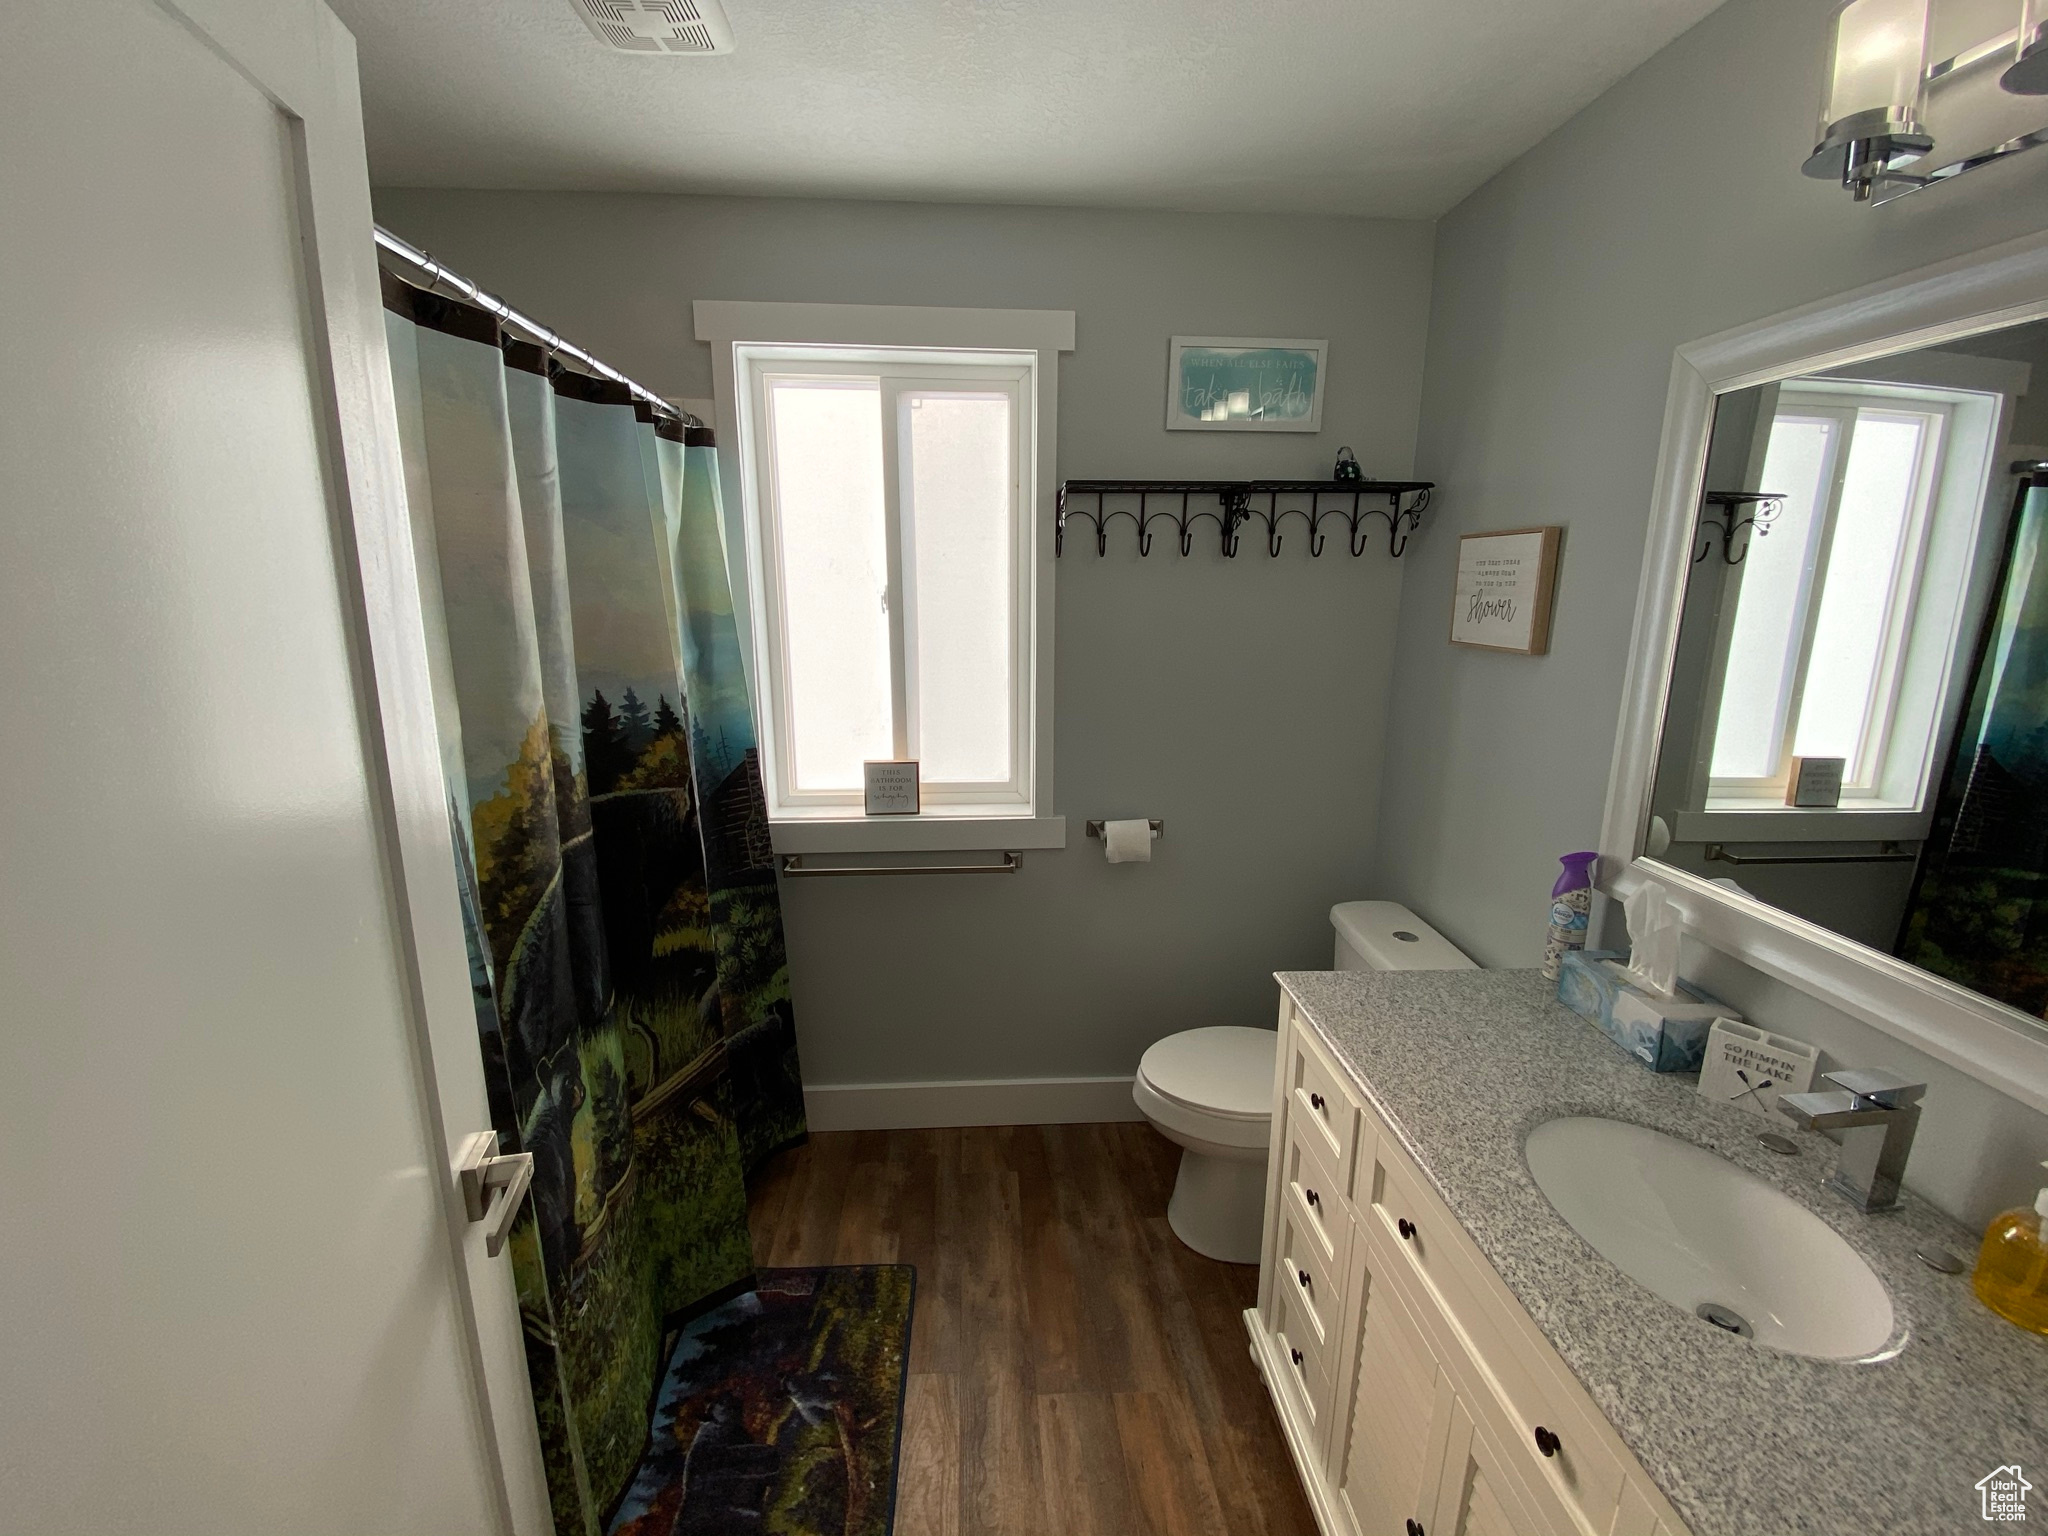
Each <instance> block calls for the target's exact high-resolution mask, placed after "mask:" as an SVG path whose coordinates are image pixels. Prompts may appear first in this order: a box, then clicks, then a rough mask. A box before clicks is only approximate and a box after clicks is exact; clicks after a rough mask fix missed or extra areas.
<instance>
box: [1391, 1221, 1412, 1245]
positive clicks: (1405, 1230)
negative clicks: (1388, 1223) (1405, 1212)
mask: <svg viewBox="0 0 2048 1536" xmlns="http://www.w3.org/2000/svg"><path fill="white" fill-rule="evenodd" d="M1394 1229H1395V1230H1396V1231H1398V1232H1399V1233H1400V1234H1401V1241H1402V1242H1404V1243H1412V1242H1414V1241H1415V1223H1414V1222H1412V1221H1410V1220H1409V1219H1408V1218H1407V1217H1406V1216H1402V1217H1400V1218H1398V1219H1397V1220H1396V1221H1395V1222H1394Z"/></svg>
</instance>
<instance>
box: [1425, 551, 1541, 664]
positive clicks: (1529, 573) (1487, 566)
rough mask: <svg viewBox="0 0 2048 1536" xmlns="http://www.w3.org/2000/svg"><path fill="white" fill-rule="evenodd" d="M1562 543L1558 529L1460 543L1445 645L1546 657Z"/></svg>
mask: <svg viewBox="0 0 2048 1536" xmlns="http://www.w3.org/2000/svg"><path fill="white" fill-rule="evenodd" d="M1563 542H1564V530H1563V529H1562V528H1507V529H1503V530H1502V531H1501V532H1499V533H1468V534H1466V535H1465V536H1464V537H1462V538H1460V539H1459V540H1458V585H1457V589H1456V591H1455V592H1454V593H1453V594H1452V598H1451V644H1453V645H1470V646H1476V647H1478V648H1479V649H1480V650H1486V651H1513V652H1515V653H1516V654H1517V655H1522V656H1541V655H1543V654H1544V653H1545V652H1547V651H1548V650H1549V649H1550V605H1551V596H1552V594H1553V592H1554V591H1555V589H1556V586H1557V555H1558V550H1559V548H1560V547H1561V546H1562V545H1563Z"/></svg>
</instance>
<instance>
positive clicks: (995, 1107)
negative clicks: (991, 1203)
mask: <svg viewBox="0 0 2048 1536" xmlns="http://www.w3.org/2000/svg"><path fill="white" fill-rule="evenodd" d="M804 1113H805V1114H806V1116H808V1117H809V1120H810V1125H811V1129H812V1130H814V1131H907V1130H923V1129H928V1128H934V1127H939V1126H957V1125H1093V1124H1098V1123H1100V1122H1103V1121H1110V1120H1142V1119H1144V1118H1145V1116H1144V1113H1143V1111H1141V1110H1140V1109H1139V1108H1138V1106H1137V1104H1136V1103H1135V1102H1134V1101H1133V1100H1132V1098H1131V1079H1130V1078H1128V1077H1020V1078H996V1079H991V1080H988V1081H983V1082H962V1083H822V1084H807V1085H806V1086H805V1088H804Z"/></svg>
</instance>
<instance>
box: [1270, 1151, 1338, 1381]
mask: <svg viewBox="0 0 2048 1536" xmlns="http://www.w3.org/2000/svg"><path fill="white" fill-rule="evenodd" d="M1339 1220H1340V1222H1342V1227H1340V1230H1339V1234H1338V1239H1339V1240H1338V1242H1337V1248H1336V1253H1335V1255H1334V1256H1333V1255H1332V1254H1330V1253H1329V1252H1328V1250H1327V1247H1326V1243H1327V1239H1326V1238H1325V1236H1324V1234H1323V1230H1322V1226H1321V1224H1320V1222H1319V1221H1318V1220H1317V1218H1315V1217H1313V1216H1311V1215H1310V1214H1309V1210H1308V1207H1307V1206H1306V1205H1304V1204H1302V1202H1301V1201H1300V1200H1299V1199H1298V1198H1296V1197H1295V1195H1294V1192H1293V1191H1292V1190H1291V1189H1290V1190H1289V1191H1288V1198H1287V1201H1286V1203H1285V1205H1284V1206H1283V1207H1282V1210H1281V1213H1280V1239H1279V1247H1278V1250H1277V1251H1278V1257H1279V1272H1278V1273H1277V1274H1276V1275H1275V1276H1274V1277H1273V1289H1274V1292H1275V1294H1276V1295H1285V1296H1287V1297H1288V1298H1289V1299H1290V1300H1291V1301H1292V1302H1293V1303H1294V1307H1295V1311H1296V1313H1297V1314H1298V1315H1299V1316H1300V1317H1301V1319H1302V1321H1303V1322H1304V1323H1305V1324H1306V1327H1305V1328H1304V1329H1303V1332H1304V1334H1309V1333H1313V1334H1314V1336H1315V1352H1316V1353H1317V1354H1318V1355H1320V1356H1321V1358H1322V1363H1323V1369H1324V1372H1325V1374H1327V1375H1328V1376H1330V1377H1331V1378H1333V1379H1334V1378H1335V1377H1336V1375H1337V1339H1338V1335H1339V1334H1340V1333H1341V1331H1342V1330H1343V1326H1344V1279H1345V1276H1344V1270H1345V1268H1346V1266H1347V1264H1348V1262H1349V1260H1350V1258H1351V1244H1350V1242H1349V1241H1348V1236H1349V1233H1348V1230H1347V1229H1348V1227H1349V1225H1350V1223H1349V1222H1348V1221H1343V1219H1342V1218H1341V1217H1340V1218H1339ZM1295 1342H1297V1343H1299V1344H1301V1346H1302V1348H1303V1349H1307V1348H1308V1344H1307V1340H1306V1338H1302V1339H1297V1340H1296V1341H1295Z"/></svg>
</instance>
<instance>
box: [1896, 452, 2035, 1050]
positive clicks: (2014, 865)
mask: <svg viewBox="0 0 2048 1536" xmlns="http://www.w3.org/2000/svg"><path fill="white" fill-rule="evenodd" d="M1898 953H1899V957H1900V958H1901V959H1904V960H1910V961H1911V962H1912V963H1913V964H1915V965H1918V966H1923V967H1925V968H1926V969H1927V970H1930V971H1933V972H1934V973H1935V974H1936V975H1938V976H1946V977H1948V978H1950V979H1951V980H1953V981H1958V982H1961V983H1962V984H1963V985H1964V986H1966V987H1969V988H1971V989H1973V990H1974V991H1978V992H1982V993H1985V994H1986V995H1988V996H1991V997H1995V998H1998V999H1999V1000H2000V1001H2002V1002H2006V1003H2010V1004H2011V1005H2012V1006H2013V1007H2015V1008H2018V1009H2021V1010H2022V1011H2024V1012H2027V1013H2031V1014H2033V1015H2034V1016H2035V1017H2036V1018H2040V1017H2042V1016H2044V1015H2048V479H2044V478H2041V477H2036V478H2034V479H2033V480H2031V481H2028V482H2026V483H2023V484H2022V485H2021V487H2020V491H2019V502H2018V505H2017V506H2016V507H2015V508H2014V509H2013V522H2012V533H2011V535H2010V539H2009V542H2008V545H2007V551H2006V557H2005V566H2004V569H2003V570H2002V572H2001V573H2000V576H1999V584H1998V589H1997V596H1996V600H1995V601H1994V603H1993V604H1992V609H1991V613H1990V616H1989V618H1988V620H1987V621H1986V629H1985V633H1984V636H1983V639H1982V641H1981V643H1980V644H1979V646H1978V648H1977V656H1976V664H1975V671H1974V673H1973V675H1972V678H1971V683H1970V698H1969V704H1968V707H1967V711H1966V713H1965V714H1964V716H1963V719H1962V722H1961V725H1960V727H1959V728H1958V730H1957V732H1956V743H1955V746H1954V747H1953V748H1952V749H1951V751H1950V753H1949V762H1948V771H1947V773H1946V775H1945V776H1944V778H1943V780H1942V788H1941V798H1940V801H1939V802H1938V805H1937V809H1936V811H1935V818H1934V827H1933V831H1932V834H1931V835H1930V837H1929V838H1928V841H1927V846H1926V848H1925V849H1924V851H1923V853H1922V855H1921V860H1920V869H1919V873H1918V877H1917V879H1916V882H1915V885H1914V889H1913V894H1912V898H1911V900H1910V901H1909V902H1908V904H1907V908H1906V918H1905V922H1904V924H1903V925H1902V926H1901V929H1900V934H1899V945H1898Z"/></svg>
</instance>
